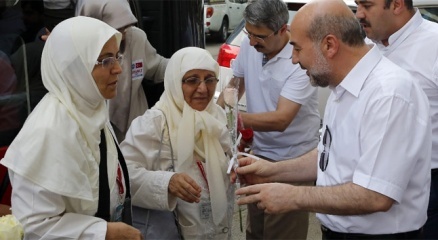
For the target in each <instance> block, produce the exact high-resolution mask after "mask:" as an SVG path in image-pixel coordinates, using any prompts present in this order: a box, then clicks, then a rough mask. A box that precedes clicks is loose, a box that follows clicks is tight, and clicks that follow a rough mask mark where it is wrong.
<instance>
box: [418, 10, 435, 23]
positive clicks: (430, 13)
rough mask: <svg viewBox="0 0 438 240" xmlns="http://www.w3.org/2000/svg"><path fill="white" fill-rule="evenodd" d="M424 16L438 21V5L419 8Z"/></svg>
mask: <svg viewBox="0 0 438 240" xmlns="http://www.w3.org/2000/svg"><path fill="white" fill-rule="evenodd" d="M419 9H420V13H421V15H422V16H423V18H425V19H427V20H430V21H433V22H437V23H438V7H436V8H432V7H430V8H419Z"/></svg>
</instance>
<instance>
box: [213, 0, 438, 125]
mask: <svg viewBox="0 0 438 240" xmlns="http://www.w3.org/2000/svg"><path fill="white" fill-rule="evenodd" d="M344 1H345V3H346V4H347V5H348V6H349V7H350V8H351V10H352V11H356V8H357V6H356V3H355V2H354V1H353V0H344ZM285 2H286V4H287V6H288V9H289V22H290V21H291V20H292V18H293V16H294V15H295V13H296V11H298V9H299V8H300V7H302V6H303V5H304V4H306V3H307V2H308V0H285ZM414 7H417V8H418V9H419V10H420V12H421V14H422V15H423V17H424V18H425V19H428V20H430V21H434V22H437V23H438V0H414ZM244 27H245V21H244V20H242V21H241V22H240V24H239V25H238V26H237V27H236V29H234V31H233V32H232V33H231V34H230V36H229V37H228V38H227V40H226V41H225V43H224V44H222V45H221V47H220V48H219V53H218V56H217V62H218V63H219V65H220V66H222V67H226V68H229V67H230V62H231V61H232V60H233V59H235V58H236V56H237V54H239V50H240V44H241V43H242V40H243V38H245V37H247V36H246V34H245V33H244V32H243V28H244ZM225 85H226V83H221V82H220V83H219V84H218V86H220V87H221V89H222V88H223V87H225ZM219 90H220V89H217V91H219ZM329 94H330V91H329V89H328V88H319V89H318V97H319V103H320V104H319V112H320V115H321V117H322V116H324V110H325V103H326V101H327V98H328V96H329ZM216 95H217V96H219V93H216ZM239 104H240V106H239V107H240V108H241V109H244V110H245V111H246V101H245V99H244V97H242V99H241V101H240V102H239Z"/></svg>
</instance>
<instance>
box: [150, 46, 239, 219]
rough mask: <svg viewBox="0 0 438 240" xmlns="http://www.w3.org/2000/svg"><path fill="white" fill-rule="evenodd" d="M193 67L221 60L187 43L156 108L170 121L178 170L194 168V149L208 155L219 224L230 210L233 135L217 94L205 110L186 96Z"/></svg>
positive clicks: (169, 67) (168, 74) (176, 57)
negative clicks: (184, 84) (185, 86)
mask: <svg viewBox="0 0 438 240" xmlns="http://www.w3.org/2000/svg"><path fill="white" fill-rule="evenodd" d="M193 69H205V70H210V71H213V72H214V73H215V74H216V76H217V75H218V72H219V65H218V63H217V62H216V61H215V60H214V59H213V58H212V57H211V55H210V53H209V52H208V51H206V50H204V49H201V48H196V47H187V48H183V49H181V50H179V51H177V52H176V53H175V54H173V56H172V57H171V59H170V61H169V63H168V65H167V68H166V72H165V75H164V89H165V91H164V93H163V95H161V98H160V100H159V101H158V102H157V103H156V104H155V106H154V107H153V108H152V109H155V108H158V109H161V110H162V111H163V112H164V113H165V115H166V117H167V121H168V123H169V132H170V138H171V141H172V144H174V146H176V159H177V164H176V165H177V166H176V171H177V172H185V171H188V169H190V168H191V166H192V164H193V161H195V160H194V155H193V154H194V152H196V153H197V154H198V155H199V156H201V157H202V158H204V159H205V163H206V175H207V180H208V184H209V189H210V199H211V205H212V212H213V220H214V223H215V224H219V223H220V222H221V221H222V220H223V219H224V218H225V217H226V213H227V196H226V192H227V188H228V184H229V181H228V176H227V174H226V171H227V164H228V160H229V159H228V158H227V156H226V155H225V152H227V151H229V149H230V137H229V135H228V130H227V127H226V116H225V112H224V110H223V109H222V108H221V107H219V106H218V105H217V104H216V103H214V100H213V98H212V99H211V100H210V103H209V104H208V105H207V107H206V109H205V110H204V111H197V110H194V109H193V108H191V107H190V106H189V104H187V102H186V101H185V100H184V95H183V91H182V79H183V76H184V74H185V73H186V72H188V71H190V70H193Z"/></svg>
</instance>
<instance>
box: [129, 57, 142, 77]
mask: <svg viewBox="0 0 438 240" xmlns="http://www.w3.org/2000/svg"><path fill="white" fill-rule="evenodd" d="M131 74H132V76H131V78H132V80H142V79H143V78H144V73H143V59H139V60H135V61H133V62H132V65H131Z"/></svg>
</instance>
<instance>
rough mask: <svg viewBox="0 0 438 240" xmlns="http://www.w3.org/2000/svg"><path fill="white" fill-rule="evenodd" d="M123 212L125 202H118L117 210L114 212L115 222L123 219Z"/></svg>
mask: <svg viewBox="0 0 438 240" xmlns="http://www.w3.org/2000/svg"><path fill="white" fill-rule="evenodd" d="M122 213H123V204H118V205H117V207H116V211H115V213H114V221H115V222H121V221H122Z"/></svg>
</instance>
